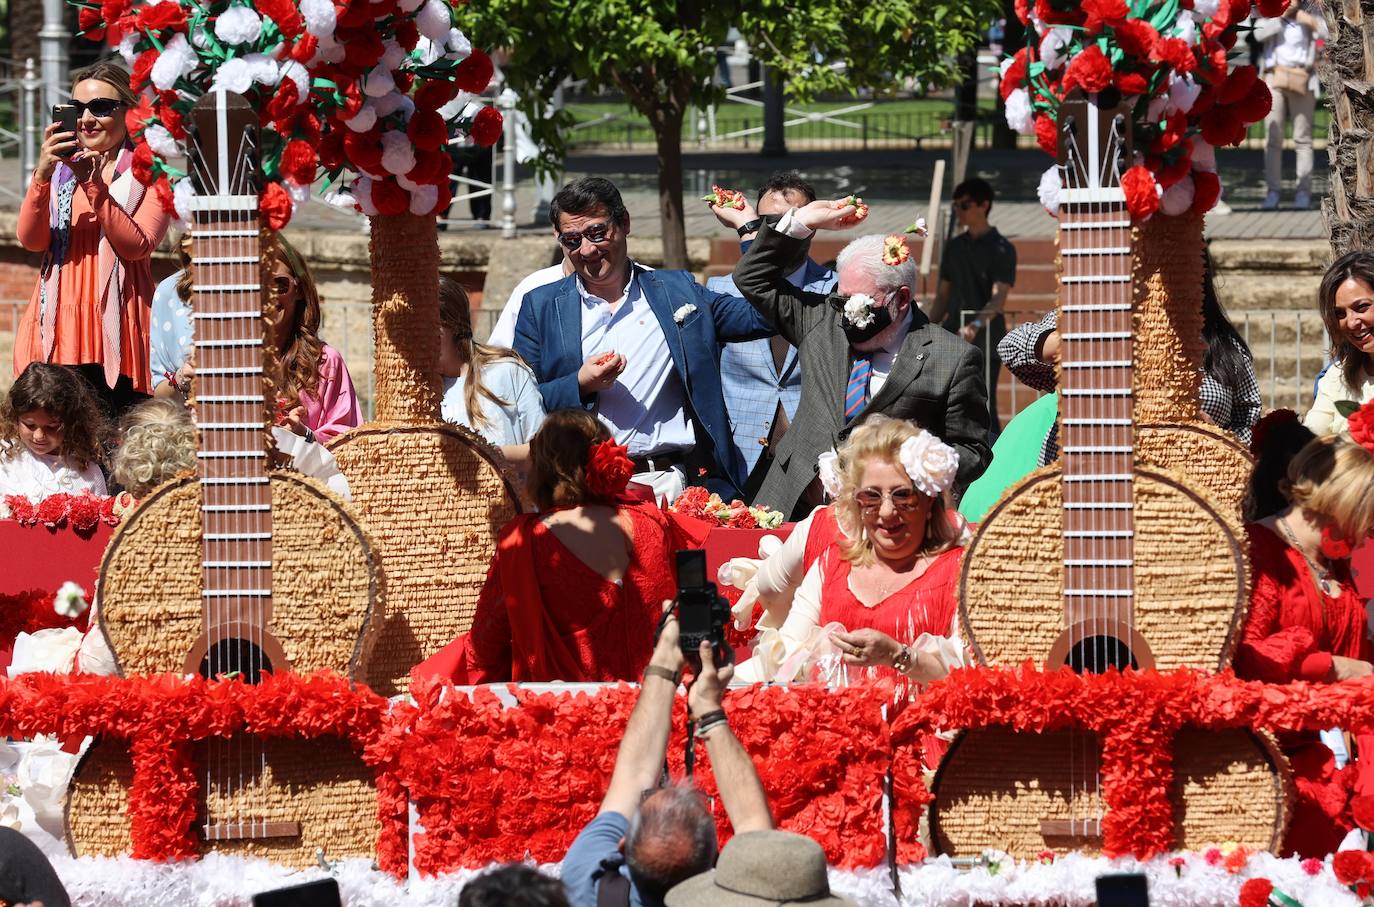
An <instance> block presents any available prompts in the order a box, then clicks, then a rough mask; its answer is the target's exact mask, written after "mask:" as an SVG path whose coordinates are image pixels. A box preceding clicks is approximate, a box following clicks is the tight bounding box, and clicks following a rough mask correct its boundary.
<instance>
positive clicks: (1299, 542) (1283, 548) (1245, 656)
mask: <svg viewBox="0 0 1374 907" xmlns="http://www.w3.org/2000/svg"><path fill="white" fill-rule="evenodd" d="M1350 431H1351V435H1352V437H1354V438H1355V440H1354V441H1352V440H1348V439H1346V438H1344V437H1341V436H1339V435H1328V436H1326V437H1321V438H1317V439H1315V440H1313V441H1311V442H1309V443H1308V444H1307V445H1306V446H1305V447H1303V449H1302V450H1301V451H1300V452H1299V453H1298V454H1297V456H1295V457H1294V458H1293V461H1292V463H1290V464H1289V467H1288V477H1287V480H1286V481H1285V482H1283V483H1282V484H1281V490H1282V491H1283V494H1284V496H1285V497H1286V498H1287V499H1288V506H1287V507H1285V508H1284V509H1282V510H1280V511H1279V512H1278V513H1276V514H1273V515H1271V516H1268V517H1266V518H1264V519H1261V520H1259V521H1257V522H1254V523H1250V524H1249V525H1248V526H1247V527H1246V530H1247V533H1248V535H1249V541H1250V563H1251V565H1252V579H1253V581H1252V583H1251V590H1252V591H1251V598H1250V613H1249V615H1248V616H1247V618H1246V621H1245V629H1244V633H1243V635H1242V638H1241V642H1240V645H1239V647H1238V649H1237V651H1236V657H1235V670H1236V674H1237V675H1239V676H1240V677H1242V678H1245V679H1249V680H1262V681H1265V682H1268V683H1287V682H1290V681H1295V680H1307V681H1313V682H1318V683H1332V682H1336V681H1341V680H1348V679H1351V678H1355V677H1364V676H1367V675H1369V674H1370V673H1371V671H1372V670H1374V669H1371V664H1370V662H1371V659H1372V658H1374V646H1371V643H1370V640H1369V637H1368V633H1367V630H1366V628H1365V609H1364V603H1363V602H1362V601H1361V600H1360V598H1359V597H1358V596H1357V595H1356V593H1355V588H1354V583H1353V580H1352V579H1351V574H1350V554H1351V552H1352V550H1353V548H1354V546H1355V544H1356V543H1358V542H1359V541H1360V540H1362V539H1364V538H1365V537H1367V536H1368V535H1369V533H1370V531H1371V530H1374V405H1372V406H1366V407H1364V408H1363V409H1361V410H1360V411H1359V412H1357V413H1355V414H1354V415H1353V416H1352V417H1351V419H1350ZM1280 744H1281V746H1282V748H1283V750H1284V752H1285V754H1287V756H1288V758H1289V760H1290V762H1291V763H1292V766H1293V772H1294V776H1295V778H1296V781H1297V789H1298V796H1297V801H1296V803H1295V805H1294V808H1293V815H1292V820H1291V822H1290V823H1289V827H1288V833H1287V835H1286V837H1285V839H1284V853H1285V855H1287V854H1294V853H1296V854H1298V855H1300V856H1303V857H1324V856H1326V855H1327V854H1328V853H1331V852H1333V851H1335V850H1336V848H1337V846H1338V845H1339V844H1340V841H1341V839H1342V838H1343V837H1344V836H1345V834H1346V833H1347V832H1348V831H1349V830H1350V829H1351V827H1352V825H1351V821H1350V814H1349V808H1348V801H1349V797H1350V794H1351V793H1352V789H1353V793H1355V794H1357V795H1359V794H1372V793H1374V771H1371V767H1374V735H1368V734H1362V735H1359V736H1358V737H1357V738H1356V740H1355V746H1356V750H1357V753H1358V754H1359V755H1364V756H1365V758H1363V759H1360V758H1356V760H1355V761H1354V762H1353V763H1352V764H1350V765H1348V766H1347V767H1346V768H1344V769H1342V770H1340V771H1338V770H1337V769H1336V766H1335V759H1334V756H1333V754H1332V752H1331V750H1330V749H1328V748H1327V746H1326V745H1325V744H1323V743H1322V742H1321V740H1320V739H1319V737H1318V734H1317V733H1316V732H1293V733H1285V734H1282V735H1280Z"/></svg>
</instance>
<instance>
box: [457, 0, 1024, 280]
mask: <svg viewBox="0 0 1374 907" xmlns="http://www.w3.org/2000/svg"><path fill="white" fill-rule="evenodd" d="M1000 8H1001V3H1000V2H999V0H929V2H917V0H811V2H794V0H736V2H733V3H721V2H712V0H676V2H672V0H483V2H482V3H475V4H469V5H467V6H464V7H461V8H459V10H458V12H457V15H458V19H459V25H460V27H462V28H463V29H464V30H465V31H466V32H467V33H468V35H469V36H470V37H471V38H472V41H473V43H474V44H477V45H480V46H487V47H504V48H508V49H509V50H510V60H509V61H508V63H507V64H506V65H505V66H504V70H505V74H506V78H507V80H508V82H509V84H510V86H511V87H512V88H513V89H515V91H517V92H518V93H519V94H520V97H521V100H520V105H521V109H522V110H523V111H524V113H525V114H526V115H527V116H528V117H529V118H530V122H531V124H532V126H533V130H534V134H535V138H536V140H537V141H538V142H539V144H540V146H541V147H543V148H544V149H545V152H546V155H547V156H548V157H547V161H548V162H552V161H556V160H559V159H561V158H562V156H563V143H562V139H561V137H560V130H561V129H562V128H566V127H567V126H568V125H569V123H570V121H571V115H570V114H568V113H567V112H566V111H558V112H550V111H546V109H545V106H546V105H545V101H546V99H547V98H549V97H550V96H551V95H552V94H553V92H554V90H555V89H556V88H557V87H558V86H559V85H560V84H562V82H563V81H564V79H567V78H572V79H576V80H585V81H586V83H587V87H588V89H590V90H593V91H595V90H600V89H605V88H615V89H619V90H620V91H621V92H623V93H624V94H625V96H626V98H627V99H628V100H629V102H630V104H631V105H632V106H633V107H634V108H635V110H637V111H639V113H641V114H643V115H644V116H645V117H646V118H647V119H648V120H649V123H650V124H651V125H652V126H653V129H654V136H655V141H656V144H657V154H658V193H659V207H660V215H661V217H662V228H663V256H664V260H665V262H666V263H667V265H668V266H669V267H685V266H686V265H687V237H686V233H685V229H684V225H683V206H682V121H683V116H684V115H685V114H686V113H687V111H688V110H690V109H692V108H693V107H698V106H703V105H705V104H708V103H712V102H715V101H718V100H720V96H721V90H720V89H719V88H717V87H715V86H713V85H712V80H711V76H712V74H713V73H714V71H715V68H716V50H715V49H716V47H717V46H719V45H720V43H721V42H722V41H723V40H724V39H725V34H726V32H727V31H728V30H729V28H730V26H731V25H734V26H735V27H737V28H738V29H739V30H740V32H741V33H742V34H743V35H744V36H745V38H746V40H748V41H749V43H750V45H751V46H752V47H753V48H754V53H755V54H756V55H757V56H758V57H759V58H760V60H761V61H762V62H763V63H764V64H765V65H767V66H770V67H772V68H773V69H774V71H775V72H779V73H781V74H782V75H783V77H784V78H785V79H786V81H787V86H788V90H789V93H790V94H791V95H792V96H793V97H794V98H799V99H804V98H807V97H810V96H813V95H815V94H816V93H818V92H853V91H855V90H856V89H858V88H861V87H864V88H870V89H873V90H875V91H877V92H879V93H883V92H888V91H892V90H895V89H896V88H897V87H899V86H900V85H901V84H902V82H903V80H904V79H906V78H912V79H915V80H916V81H917V83H918V84H947V83H948V82H950V81H952V80H953V79H954V78H956V77H957V76H958V75H959V72H958V65H957V62H956V61H957V59H958V58H959V56H960V54H963V53H964V52H966V51H968V50H970V49H972V48H973V47H974V46H975V44H976V42H977V37H978V35H979V33H980V32H981V31H982V30H983V29H984V28H985V27H986V26H987V23H988V22H989V21H991V20H992V18H993V17H994V16H995V15H996V14H997V11H998V10H999V9H1000Z"/></svg>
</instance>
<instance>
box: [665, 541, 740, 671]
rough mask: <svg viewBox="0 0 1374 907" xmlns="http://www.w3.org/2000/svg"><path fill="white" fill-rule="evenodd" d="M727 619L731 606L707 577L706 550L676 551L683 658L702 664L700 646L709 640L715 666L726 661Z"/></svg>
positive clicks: (697, 664) (695, 664) (678, 619)
mask: <svg viewBox="0 0 1374 907" xmlns="http://www.w3.org/2000/svg"><path fill="white" fill-rule="evenodd" d="M729 620H730V605H729V603H728V602H726V601H725V599H724V598H722V597H721V595H720V593H719V592H717V591H716V584H715V583H712V582H709V581H708V580H707V579H706V552H705V551H702V550H701V549H699V548H691V549H686V550H683V551H679V552H678V553H677V624H678V643H679V645H681V647H682V657H683V658H686V659H687V661H688V663H689V664H691V665H692V667H693V668H694V669H695V668H699V667H700V666H701V656H700V649H701V644H702V642H703V641H706V640H709V641H710V643H711V646H712V649H711V652H712V657H713V658H714V659H715V662H716V666H717V667H719V666H721V665H724V664H727V663H728V661H729V658H730V652H729V647H728V646H726V644H725V624H726V623H727V622H728V621H729Z"/></svg>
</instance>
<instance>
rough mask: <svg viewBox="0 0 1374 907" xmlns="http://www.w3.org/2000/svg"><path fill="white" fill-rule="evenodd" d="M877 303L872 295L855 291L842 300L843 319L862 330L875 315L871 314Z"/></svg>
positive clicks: (871, 321) (870, 322)
mask: <svg viewBox="0 0 1374 907" xmlns="http://www.w3.org/2000/svg"><path fill="white" fill-rule="evenodd" d="M877 304H878V300H876V299H874V298H873V297H872V296H869V295H867V294H865V293H855V294H854V295H853V296H851V297H849V298H848V299H846V300H845V302H844V320H845V321H848V322H849V323H850V324H852V325H854V327H856V328H859V329H860V330H862V329H863V328H866V327H868V326H869V325H870V324H872V323H873V319H874V318H875V317H877V316H875V315H874V314H873V309H874V308H875V307H876V306H877Z"/></svg>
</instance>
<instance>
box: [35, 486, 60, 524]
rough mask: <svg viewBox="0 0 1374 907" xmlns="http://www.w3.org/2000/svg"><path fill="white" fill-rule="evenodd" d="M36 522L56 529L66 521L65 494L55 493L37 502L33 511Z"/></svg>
mask: <svg viewBox="0 0 1374 907" xmlns="http://www.w3.org/2000/svg"><path fill="white" fill-rule="evenodd" d="M35 513H36V515H37V517H38V522H40V523H42V524H43V525H44V526H47V527H48V528H49V529H56V528H57V527H58V526H60V525H62V524H63V523H65V522H67V496H66V495H65V494H55V495H51V496H49V497H46V498H44V499H43V500H41V501H39V502H38V508H37V510H36V511H35Z"/></svg>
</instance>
